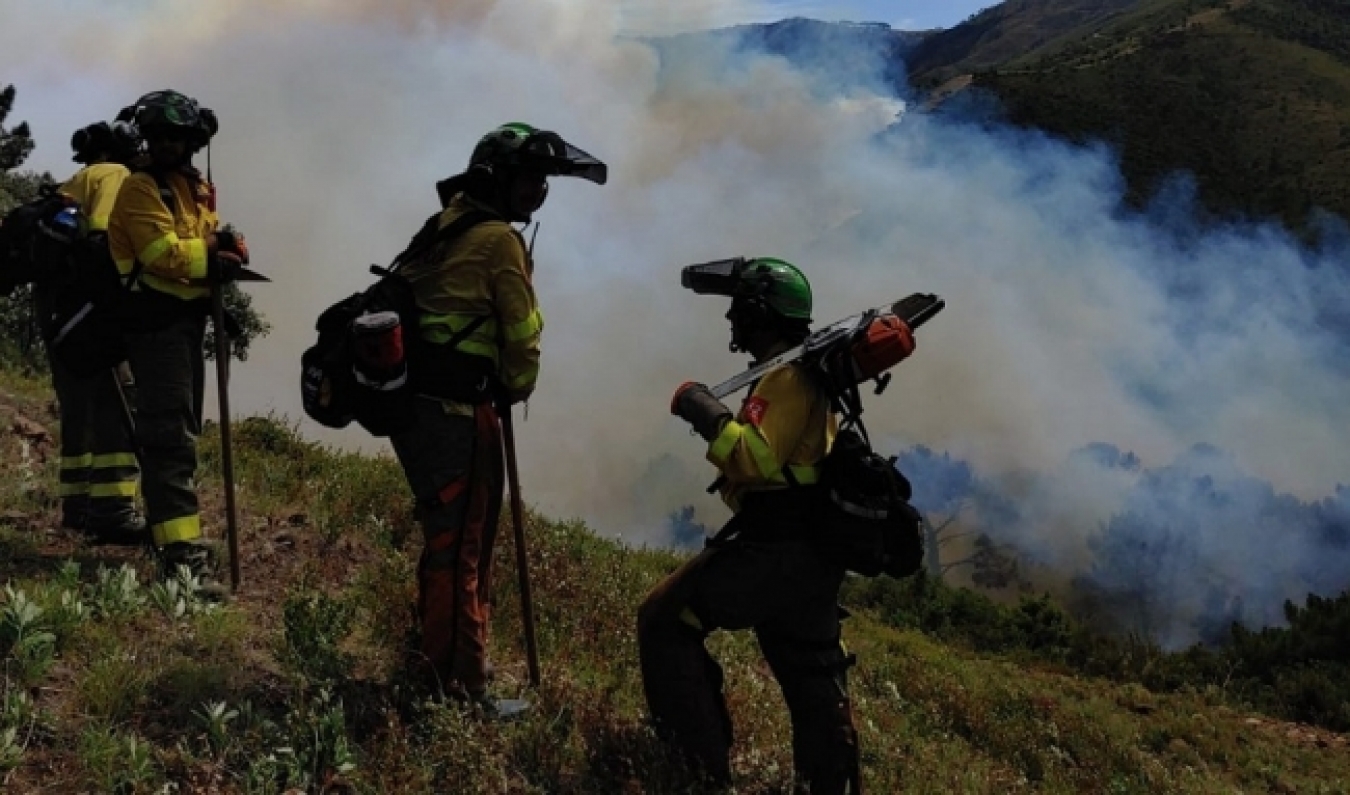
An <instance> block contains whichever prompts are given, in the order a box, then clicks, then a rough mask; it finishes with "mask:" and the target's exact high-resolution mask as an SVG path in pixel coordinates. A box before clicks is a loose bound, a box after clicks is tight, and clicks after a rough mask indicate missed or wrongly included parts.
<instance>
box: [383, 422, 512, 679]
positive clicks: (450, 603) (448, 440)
mask: <svg viewBox="0 0 1350 795" xmlns="http://www.w3.org/2000/svg"><path fill="white" fill-rule="evenodd" d="M414 403H415V404H416V405H415V407H414V412H415V415H416V416H415V419H414V422H413V425H412V427H411V428H410V429H408V430H407V431H405V432H403V433H400V434H396V435H394V436H391V437H390V441H391V442H392V443H393V447H394V452H395V453H396V454H397V455H398V460H399V463H401V464H402V465H403V471H404V474H405V475H406V476H407V478H408V485H409V486H410V487H411V489H412V493H413V497H414V498H415V499H416V500H417V506H418V511H417V515H418V520H419V521H420V522H421V524H422V534H423V539H424V541H425V545H424V547H423V549H422V558H421V560H420V561H419V563H418V567H417V584H418V601H417V613H418V617H419V620H420V622H421V636H422V640H421V644H422V645H421V652H422V655H423V657H424V658H425V662H426V663H427V664H429V665H430V667H431V669H432V671H433V672H434V674H435V676H436V678H437V681H438V683H439V684H440V685H441V686H442V687H445V688H452V687H454V686H455V685H456V684H457V685H458V686H462V687H463V688H464V689H466V690H469V691H481V690H482V689H484V688H485V687H486V685H487V669H488V654H487V651H488V649H487V645H488V623H489V620H490V611H491V596H492V549H493V545H494V543H495V540H496V534H497V520H498V516H499V515H500V513H501V504H502V486H503V481H504V475H503V463H502V441H501V427H500V425H499V423H498V419H497V413H496V411H495V410H494V409H493V407H492V405H491V404H490V403H485V404H480V405H478V406H475V407H474V414H473V416H471V417H470V416H465V415H462V414H452V413H448V412H447V410H446V408H445V404H443V403H442V402H441V401H439V400H435V399H431V398H426V397H419V398H417V399H416V400H415V401H414Z"/></svg>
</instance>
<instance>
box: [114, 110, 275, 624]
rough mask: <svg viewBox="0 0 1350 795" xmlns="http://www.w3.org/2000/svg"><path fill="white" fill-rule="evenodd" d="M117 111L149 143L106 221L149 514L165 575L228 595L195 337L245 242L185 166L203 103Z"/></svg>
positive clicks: (211, 124) (196, 144) (233, 275)
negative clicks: (205, 503) (211, 522)
mask: <svg viewBox="0 0 1350 795" xmlns="http://www.w3.org/2000/svg"><path fill="white" fill-rule="evenodd" d="M118 119H119V120H120V121H130V122H132V123H134V124H135V125H136V128H137V129H138V130H139V131H140V134H141V136H142V138H143V139H144V141H145V148H146V156H145V159H144V163H143V164H141V165H140V166H139V167H138V168H136V169H135V171H134V172H133V173H132V174H131V176H129V177H128V178H127V179H126V181H125V182H123V183H122V187H121V189H120V190H119V191H118V194H117V202H116V204H115V205H114V206H113V210H112V216H111V218H110V219H109V222H108V247H109V250H110V252H111V254H112V258H113V261H114V262H115V263H116V265H117V269H118V272H119V273H120V274H121V277H122V280H123V282H124V283H125V284H126V285H127V286H128V293H127V294H126V297H125V298H124V299H122V301H123V310H124V311H123V312H122V313H121V314H122V316H123V317H124V328H125V331H126V338H127V352H128V361H129V362H130V364H131V371H132V374H133V376H134V377H135V379H136V438H137V441H138V442H139V446H140V449H141V455H142V461H141V465H142V474H141V484H142V490H143V493H144V497H145V510H146V521H147V522H148V523H149V525H150V534H151V537H152V541H153V543H154V546H155V549H156V551H157V553H158V558H159V562H160V564H161V575H162V576H166V577H171V576H173V575H174V574H175V573H176V570H177V568H178V566H180V565H181V566H186V567H187V568H188V569H190V570H191V571H192V572H193V573H194V574H196V575H197V576H198V577H199V578H200V579H201V580H202V583H203V589H202V593H203V594H204V595H206V596H210V597H214V598H224V597H225V596H226V594H227V593H228V591H227V589H226V588H225V587H224V586H223V585H222V584H221V583H220V582H219V581H217V580H216V579H215V577H214V570H215V555H214V552H213V549H212V547H211V546H209V545H208V544H207V543H205V539H204V537H203V532H202V526H201V517H200V515H199V513H198V507H197V494H196V491H195V489H194V487H193V482H194V478H195V475H196V471H197V444H196V439H197V436H198V435H199V434H200V433H201V430H202V398H203V390H204V384H205V380H204V369H205V363H204V357H203V352H202V340H203V337H204V335H205V332H206V317H207V315H208V314H210V305H211V304H210V298H211V293H212V291H213V290H220V289H223V286H224V284H225V283H226V282H230V281H234V280H235V279H237V278H238V277H239V274H240V273H241V271H243V266H244V265H245V264H246V263H247V262H248V248H247V246H246V245H245V242H244V237H243V235H241V234H239V233H238V232H235V231H230V230H229V229H228V228H226V229H220V228H218V225H219V218H218V216H217V215H216V206H215V187H214V186H213V185H212V184H211V182H210V180H209V177H206V176H203V175H202V174H201V172H199V171H198V170H197V169H196V168H195V167H194V166H193V165H192V158H193V155H194V154H195V153H196V152H198V151H199V150H200V149H202V148H203V147H205V146H206V145H207V143H208V142H209V141H210V140H211V137H212V136H213V135H215V133H216V130H217V123H216V117H215V114H214V113H212V112H211V110H210V109H208V108H204V107H202V106H200V105H199V104H198V103H197V102H196V101H195V100H193V99H191V98H190V97H187V96H185V95H183V94H181V93H179V92H177V91H167V90H166V91H155V92H152V93H150V94H146V95H144V96H142V97H141V98H140V99H138V100H136V102H135V103H133V104H132V105H129V106H128V107H126V108H124V109H123V110H122V113H120V114H119V116H118Z"/></svg>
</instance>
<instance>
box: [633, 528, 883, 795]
mask: <svg viewBox="0 0 1350 795" xmlns="http://www.w3.org/2000/svg"><path fill="white" fill-rule="evenodd" d="M733 521H740V522H742V523H744V522H745V521H747V517H743V516H738V517H737V519H735V520H733ZM843 574H844V573H843V570H842V569H840V568H838V567H837V566H834V565H832V564H829V563H827V562H825V561H823V560H822V559H821V558H820V556H819V555H818V554H817V553H816V551H815V549H814V548H813V546H812V545H811V544H810V543H809V542H807V541H779V542H751V541H732V542H729V543H727V544H725V545H722V546H715V547H710V548H708V549H705V550H704V551H703V552H702V553H700V554H699V555H697V556H695V557H694V558H693V559H692V560H690V561H689V562H687V563H685V564H684V565H683V566H681V567H680V568H679V569H677V570H676V571H675V572H674V573H673V574H671V575H670V576H668V577H666V579H664V580H663V581H662V582H661V583H659V584H658V585H657V586H656V587H655V588H654V589H653V590H652V592H651V593H650V594H649V595H648V596H647V598H646V600H645V601H644V602H643V604H642V607H641V608H640V609H639V611H638V651H639V658H640V661H641V665H642V684H643V689H644V691H645V693H646V696H647V705H648V708H649V709H650V711H651V715H652V718H653V720H654V721H655V723H656V728H657V731H658V733H659V734H660V735H661V736H662V737H664V738H666V739H668V740H670V741H671V742H673V743H674V744H675V745H676V746H677V747H679V748H680V749H681V750H683V751H684V752H685V754H686V756H687V757H688V758H690V760H691V761H692V762H694V763H695V764H697V765H698V766H700V767H701V768H702V770H703V771H704V773H705V774H706V775H707V776H708V777H709V778H710V779H711V780H712V781H714V782H716V783H723V784H724V783H727V782H729V781H730V779H731V769H730V751H731V743H732V731H731V720H730V717H729V715H728V713H727V707H726V701H725V698H724V696H723V693H722V668H721V666H720V665H718V664H717V662H716V661H715V660H714V659H713V658H712V656H711V655H709V654H708V651H707V649H706V648H705V646H704V639H705V638H706V637H707V635H708V633H710V632H712V631H713V630H717V629H726V630H741V629H751V630H753V631H754V633H755V637H756V639H757V640H758V641H759V647H760V649H761V651H763V653H764V658H765V660H766V661H767V662H768V663H769V668H770V669H771V670H772V671H773V674H774V677H775V678H776V679H777V680H778V685H779V687H780V688H781V689H782V691H783V698H784V700H785V701H786V702H787V707H788V711H789V713H790V714H791V718H792V736H793V742H792V745H793V758H794V764H795V768H796V771H797V774H798V777H799V779H801V780H802V781H804V782H806V783H807V785H808V786H809V787H810V792H812V793H814V794H815V795H825V794H827V793H828V794H831V795H833V794H835V793H846V792H859V791H860V781H859V778H858V741H857V733H856V732H855V731H854V728H853V717H852V711H851V708H850V704H849V698H848V684H847V680H846V677H845V671H846V669H847V667H848V665H849V661H848V659H847V658H846V655H845V654H844V651H843V647H842V646H841V644H840V640H839V632H840V627H839V609H838V605H837V601H838V597H839V586H840V584H841V583H842V581H843Z"/></svg>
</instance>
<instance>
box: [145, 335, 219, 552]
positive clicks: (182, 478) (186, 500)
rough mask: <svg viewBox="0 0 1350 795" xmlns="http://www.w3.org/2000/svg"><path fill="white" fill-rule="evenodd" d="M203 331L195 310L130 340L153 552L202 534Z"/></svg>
mask: <svg viewBox="0 0 1350 795" xmlns="http://www.w3.org/2000/svg"><path fill="white" fill-rule="evenodd" d="M205 333H206V318H205V316H204V315H201V314H198V313H192V314H185V315H184V316H182V317H178V318H175V319H174V320H173V321H172V322H170V323H169V324H168V325H166V326H164V327H162V328H159V329H155V330H153V331H138V332H135V333H131V334H128V335H127V349H128V353H129V356H128V359H129V361H130V363H131V371H132V374H133V375H134V376H135V378H136V439H137V441H138V442H139V443H140V446H141V454H142V461H141V465H142V467H143V468H144V469H143V472H142V475H141V487H142V490H143V492H144V494H145V513H146V517H145V518H146V522H147V523H148V524H149V525H150V531H151V534H152V536H153V538H154V542H155V546H157V547H163V546H164V545H166V544H170V543H174V542H178V541H193V540H195V539H197V538H200V537H201V535H202V531H201V518H200V516H199V515H198V513H197V493H196V491H194V489H193V478H194V476H195V475H196V472H197V437H198V436H199V435H200V434H201V432H202V394H203V389H204V385H205V375H204V371H205V360H204V358H203V355H202V339H203V337H204V336H205Z"/></svg>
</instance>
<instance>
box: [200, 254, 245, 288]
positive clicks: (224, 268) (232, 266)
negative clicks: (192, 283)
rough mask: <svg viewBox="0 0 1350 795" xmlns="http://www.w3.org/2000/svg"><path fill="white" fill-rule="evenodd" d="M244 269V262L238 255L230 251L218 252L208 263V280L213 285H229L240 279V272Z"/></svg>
mask: <svg viewBox="0 0 1350 795" xmlns="http://www.w3.org/2000/svg"><path fill="white" fill-rule="evenodd" d="M243 269H244V260H242V259H240V257H239V255H238V254H234V253H232V252H229V251H218V252H216V255H215V256H214V257H212V258H211V261H210V262H208V263H206V278H207V280H208V281H210V282H211V283H213V284H228V283H229V282H232V281H235V280H237V279H238V278H239V272H240V271H242V270H243Z"/></svg>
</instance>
